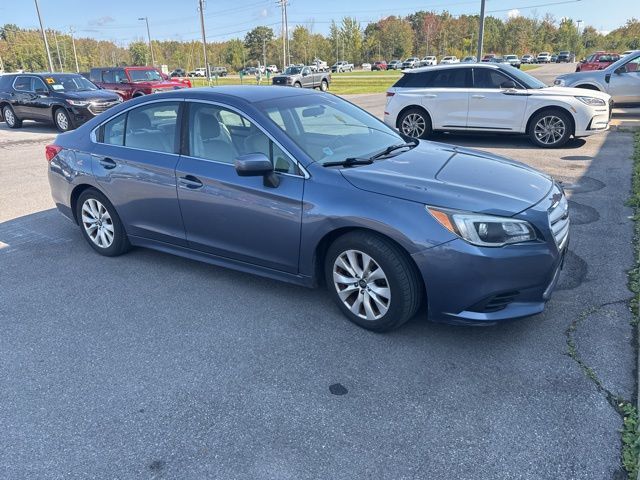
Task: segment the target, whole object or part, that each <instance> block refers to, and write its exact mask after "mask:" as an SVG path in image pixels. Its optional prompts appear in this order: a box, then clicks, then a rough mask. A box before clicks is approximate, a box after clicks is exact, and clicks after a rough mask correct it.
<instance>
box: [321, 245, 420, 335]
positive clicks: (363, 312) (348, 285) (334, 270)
mask: <svg viewBox="0 0 640 480" xmlns="http://www.w3.org/2000/svg"><path fill="white" fill-rule="evenodd" d="M367 258H368V260H367ZM365 263H367V264H368V265H369V266H368V267H367V266H366V265H365ZM354 266H355V268H354ZM367 272H369V273H367ZM334 274H335V275H334ZM325 279H326V282H327V288H328V289H329V292H330V295H331V296H332V297H333V299H334V301H335V302H336V303H337V305H338V307H339V308H340V310H342V312H343V313H344V315H345V316H346V317H347V318H348V319H349V320H350V321H352V322H353V323H355V324H356V325H359V326H360V327H362V328H366V329H367V330H372V331H375V332H384V331H388V330H392V329H394V328H397V327H399V326H400V325H402V324H404V323H405V322H406V321H407V320H409V319H410V318H411V317H413V316H414V315H415V313H416V312H417V311H418V308H419V306H420V304H421V301H422V296H423V290H422V283H421V282H420V278H419V276H418V272H417V269H416V267H415V265H413V264H412V263H411V261H410V259H409V258H408V256H407V255H406V253H405V252H404V251H402V250H401V249H400V248H399V247H398V246H397V245H396V244H394V243H393V242H391V241H390V240H388V239H386V238H384V237H381V236H379V235H376V234H375V233H369V232H352V233H348V234H346V235H343V236H342V237H339V238H338V239H337V240H336V241H334V242H333V244H332V245H331V246H330V247H329V249H328V251H327V255H326V258H325ZM351 280H353V283H352V282H351ZM356 283H357V285H356Z"/></svg>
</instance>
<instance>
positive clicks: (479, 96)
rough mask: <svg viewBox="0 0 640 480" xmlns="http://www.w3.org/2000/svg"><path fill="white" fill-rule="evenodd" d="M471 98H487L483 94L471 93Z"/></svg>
mask: <svg viewBox="0 0 640 480" xmlns="http://www.w3.org/2000/svg"><path fill="white" fill-rule="evenodd" d="M471 98H487V97H485V96H484V95H471Z"/></svg>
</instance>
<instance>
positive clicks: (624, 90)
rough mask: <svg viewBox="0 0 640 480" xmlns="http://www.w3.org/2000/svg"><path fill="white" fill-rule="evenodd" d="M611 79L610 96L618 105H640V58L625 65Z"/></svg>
mask: <svg viewBox="0 0 640 480" xmlns="http://www.w3.org/2000/svg"><path fill="white" fill-rule="evenodd" d="M620 68H621V69H622V70H619V73H615V72H614V73H612V74H611V77H610V78H609V94H610V95H611V96H612V97H613V100H614V101H615V102H616V103H622V104H625V103H635V104H637V103H640V57H636V58H634V59H633V60H630V61H629V62H627V63H625V64H624V65H623V66H622V67H620Z"/></svg>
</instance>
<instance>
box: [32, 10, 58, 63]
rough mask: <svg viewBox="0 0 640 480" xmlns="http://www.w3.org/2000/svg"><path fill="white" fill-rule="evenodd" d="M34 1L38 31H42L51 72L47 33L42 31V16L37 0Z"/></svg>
mask: <svg viewBox="0 0 640 480" xmlns="http://www.w3.org/2000/svg"><path fill="white" fill-rule="evenodd" d="M34 2H35V3H36V12H37V13H38V21H39V22H40V32H42V39H43V40H44V49H45V50H46V51H47V59H48V60H49V70H51V72H53V71H54V70H53V62H52V61H51V52H50V51H49V42H48V41H47V34H46V33H45V31H44V27H43V26H42V17H41V16H40V7H39V5H38V0H34Z"/></svg>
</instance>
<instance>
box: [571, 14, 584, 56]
mask: <svg viewBox="0 0 640 480" xmlns="http://www.w3.org/2000/svg"><path fill="white" fill-rule="evenodd" d="M581 23H582V20H576V29H577V31H578V38H577V39H576V51H575V54H576V55H577V54H578V46H579V45H580V46H581V45H582V39H581V38H580V36H581V35H580V24H581ZM569 60H571V59H569Z"/></svg>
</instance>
